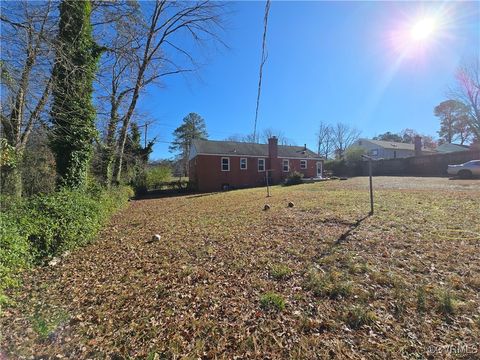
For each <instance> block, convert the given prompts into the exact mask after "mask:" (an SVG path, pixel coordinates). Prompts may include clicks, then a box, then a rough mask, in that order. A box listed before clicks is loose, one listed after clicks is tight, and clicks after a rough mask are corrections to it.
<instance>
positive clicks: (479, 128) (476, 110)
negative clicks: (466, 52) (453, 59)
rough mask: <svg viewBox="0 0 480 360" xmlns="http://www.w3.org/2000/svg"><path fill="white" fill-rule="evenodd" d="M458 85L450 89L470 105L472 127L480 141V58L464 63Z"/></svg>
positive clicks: (454, 95)
mask: <svg viewBox="0 0 480 360" xmlns="http://www.w3.org/2000/svg"><path fill="white" fill-rule="evenodd" d="M456 80H457V84H456V87H455V88H453V89H451V90H450V93H451V95H453V97H454V98H455V99H456V100H458V101H460V102H462V103H464V104H466V105H467V106H468V112H469V115H470V116H469V119H468V123H469V124H470V129H471V131H472V133H473V134H474V136H475V138H476V140H477V141H480V58H479V57H476V58H475V59H473V60H471V61H470V62H469V63H465V64H464V65H462V66H461V67H460V68H459V69H458V71H457V74H456Z"/></svg>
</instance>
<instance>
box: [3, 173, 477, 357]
mask: <svg viewBox="0 0 480 360" xmlns="http://www.w3.org/2000/svg"><path fill="white" fill-rule="evenodd" d="M374 183H375V185H376V186H377V190H376V193H375V199H376V213H375V215H374V216H372V217H366V215H367V214H368V211H369V203H368V201H369V196H368V190H367V189H368V188H367V186H368V179H367V178H355V179H349V180H347V181H329V182H322V183H316V184H305V185H299V186H292V187H278V186H277V187H273V188H272V194H273V196H272V197H271V198H268V199H266V198H265V189H260V188H259V189H249V190H239V191H232V192H227V193H218V194H201V195H190V196H180V197H169V198H163V199H148V200H140V201H134V202H132V203H131V205H130V206H129V208H127V209H126V210H124V211H123V212H121V213H120V214H118V215H117V216H115V217H114V219H113V221H112V222H111V224H110V225H109V227H108V228H106V229H105V230H104V231H103V232H102V234H101V235H100V237H99V240H98V241H97V242H96V243H95V244H92V245H90V246H88V247H86V248H83V249H80V250H78V251H76V252H74V253H72V254H70V255H69V256H68V257H66V258H64V259H63V260H62V261H61V262H60V263H59V264H58V265H56V266H49V267H45V268H37V269H34V270H32V271H28V272H26V273H25V274H24V276H23V287H22V288H19V289H17V290H15V293H11V294H10V295H11V297H12V299H13V304H12V306H11V307H9V308H7V309H5V310H4V312H3V314H2V315H1V316H2V318H1V320H0V331H1V335H0V336H1V338H0V345H1V346H0V348H1V349H2V351H3V352H4V353H5V354H7V355H10V356H12V357H14V358H15V357H21V356H24V357H28V356H31V355H38V356H44V357H45V358H46V357H52V358H54V357H55V356H56V355H61V356H64V357H67V358H75V359H79V358H104V357H110V358H114V359H122V358H150V359H160V358H191V359H198V358H225V359H232V358H234V357H235V356H237V358H242V359H247V358H262V359H264V358H305V359H314V358H326V357H328V358H330V357H332V358H333V357H345V358H360V357H373V358H402V357H406V358H423V357H426V356H427V355H431V356H432V358H433V357H445V358H448V357H449V356H450V355H452V354H449V353H448V352H447V351H446V350H445V349H446V348H442V346H455V345H458V344H460V345H467V346H468V349H470V350H477V353H476V355H473V356H478V354H479V353H480V343H479V339H480V295H479V293H480V221H479V213H480V210H479V209H480V205H479V204H480V200H479V199H480V181H479V180H477V181H475V180H471V181H468V180H459V181H451V180H448V179H440V178H421V179H420V178H407V177H405V178H388V177H379V178H375V179H374ZM289 201H292V202H293V203H294V204H295V206H294V207H292V208H290V207H288V206H287V204H288V202H289ZM266 203H268V204H269V205H270V206H271V208H270V210H268V211H263V206H264V205H265V204H266ZM153 234H160V235H161V236H162V238H161V240H160V241H159V242H149V240H150V238H151V237H152V235H153ZM431 346H434V347H435V349H436V350H438V353H437V354H435V355H432V354H428V350H427V349H429V348H431ZM455 356H460V357H461V356H465V357H468V356H470V358H471V356H472V355H471V354H460V355H455ZM1 357H2V355H1V353H0V358H1ZM59 358H60V357H59Z"/></svg>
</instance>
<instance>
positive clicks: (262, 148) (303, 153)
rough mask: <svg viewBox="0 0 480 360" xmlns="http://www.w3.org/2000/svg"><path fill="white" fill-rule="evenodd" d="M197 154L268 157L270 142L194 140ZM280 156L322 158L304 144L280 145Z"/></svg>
mask: <svg viewBox="0 0 480 360" xmlns="http://www.w3.org/2000/svg"><path fill="white" fill-rule="evenodd" d="M193 146H194V147H195V151H196V153H197V154H207V155H232V156H233V155H245V156H260V157H268V144H257V143H248V142H237V141H216V140H193ZM278 157H280V158H299V159H310V158H311V159H321V157H320V156H318V155H317V154H316V153H314V152H313V151H311V150H309V149H305V148H304V147H303V146H290V145H278Z"/></svg>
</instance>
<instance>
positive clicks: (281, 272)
mask: <svg viewBox="0 0 480 360" xmlns="http://www.w3.org/2000/svg"><path fill="white" fill-rule="evenodd" d="M291 274H292V269H290V268H289V267H288V266H287V265H284V264H274V265H271V266H270V269H269V275H270V276H271V277H272V278H274V279H275V280H282V279H286V278H288V277H289V276H290V275H291Z"/></svg>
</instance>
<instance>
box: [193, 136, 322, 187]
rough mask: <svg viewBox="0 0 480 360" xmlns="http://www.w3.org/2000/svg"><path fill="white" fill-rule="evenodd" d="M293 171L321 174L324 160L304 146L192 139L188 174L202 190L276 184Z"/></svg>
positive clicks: (311, 175)
mask: <svg viewBox="0 0 480 360" xmlns="http://www.w3.org/2000/svg"><path fill="white" fill-rule="evenodd" d="M293 171H298V172H301V173H303V175H304V177H307V178H315V177H321V175H322V171H323V159H322V158H321V157H319V156H318V155H317V154H316V153H314V152H313V151H311V150H309V149H307V147H306V146H285V145H278V139H277V138H276V137H272V138H270V139H268V144H256V143H244V142H235V141H212V140H194V141H193V143H192V147H191V150H190V158H189V177H190V181H191V182H192V183H193V184H194V185H195V186H196V189H197V190H199V191H202V192H208V191H219V190H224V189H235V188H237V189H238V188H246V187H254V186H262V185H265V184H266V180H267V177H266V176H267V174H268V179H269V183H270V184H278V183H280V182H281V181H282V180H284V179H285V178H286V177H287V175H288V174H289V173H291V172H293Z"/></svg>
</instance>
